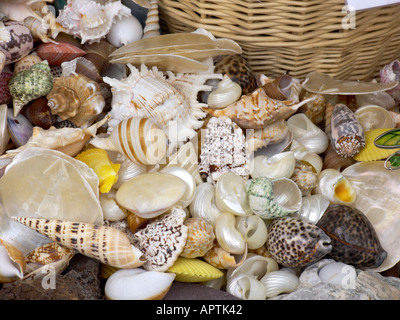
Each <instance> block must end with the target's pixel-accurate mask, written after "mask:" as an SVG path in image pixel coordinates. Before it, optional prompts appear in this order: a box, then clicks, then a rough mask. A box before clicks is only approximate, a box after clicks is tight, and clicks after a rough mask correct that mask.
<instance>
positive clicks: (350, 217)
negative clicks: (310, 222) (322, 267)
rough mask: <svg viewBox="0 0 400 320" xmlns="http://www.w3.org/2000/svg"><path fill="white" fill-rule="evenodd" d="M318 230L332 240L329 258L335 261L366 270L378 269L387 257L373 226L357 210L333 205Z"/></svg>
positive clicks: (318, 224)
mask: <svg viewBox="0 0 400 320" xmlns="http://www.w3.org/2000/svg"><path fill="white" fill-rule="evenodd" d="M317 226H318V227H320V228H321V229H322V230H324V232H325V233H326V234H327V235H328V236H329V237H330V238H331V240H332V247H333V248H332V251H331V252H330V254H329V256H330V257H332V259H335V260H336V261H341V262H344V263H346V264H351V265H353V266H355V267H357V268H359V269H366V268H377V267H379V266H380V265H381V264H382V262H383V261H384V260H385V259H386V257H387V252H386V251H385V250H384V249H383V248H382V246H381V244H380V241H379V238H378V236H377V234H376V231H375V229H374V227H373V226H372V224H371V222H370V221H369V220H368V218H367V217H366V216H365V215H364V214H363V213H362V212H361V211H360V210H358V209H356V208H352V207H350V206H346V205H341V204H334V205H330V206H329V207H328V209H327V210H326V211H325V213H324V215H323V216H322V217H321V219H320V220H319V221H318V223H317Z"/></svg>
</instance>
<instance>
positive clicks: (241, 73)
mask: <svg viewBox="0 0 400 320" xmlns="http://www.w3.org/2000/svg"><path fill="white" fill-rule="evenodd" d="M214 72H215V73H222V74H224V75H227V76H228V77H229V78H230V79H232V81H234V82H236V83H237V84H239V85H240V87H241V88H242V93H243V94H248V93H250V92H253V91H254V90H256V88H257V85H256V77H255V74H254V72H253V70H252V67H251V65H250V64H249V63H248V61H247V60H246V59H245V58H244V57H243V56H242V55H240V54H234V55H223V56H220V57H218V58H217V61H216V62H215V69H214Z"/></svg>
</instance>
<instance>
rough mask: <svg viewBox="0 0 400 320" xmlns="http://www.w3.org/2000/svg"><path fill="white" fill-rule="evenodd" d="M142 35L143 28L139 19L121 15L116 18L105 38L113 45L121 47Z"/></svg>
mask: <svg viewBox="0 0 400 320" xmlns="http://www.w3.org/2000/svg"><path fill="white" fill-rule="evenodd" d="M142 36H143V28H142V25H141V24H140V22H139V20H138V19H137V18H136V17H134V16H127V17H123V18H122V19H120V20H118V21H117V22H116V23H115V24H114V25H113V26H112V27H111V29H110V32H108V34H107V36H106V38H107V41H108V42H110V43H111V44H112V45H113V46H114V47H117V48H119V47H122V46H124V45H126V44H128V43H131V42H134V41H136V40H140V39H141V38H142Z"/></svg>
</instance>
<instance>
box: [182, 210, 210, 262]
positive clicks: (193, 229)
mask: <svg viewBox="0 0 400 320" xmlns="http://www.w3.org/2000/svg"><path fill="white" fill-rule="evenodd" d="M184 225H185V226H187V227H188V237H187V240H186V245H185V247H184V248H183V251H182V253H181V256H182V257H185V258H196V257H202V256H204V255H205V254H206V252H207V251H208V250H210V249H211V248H212V247H213V243H214V239H215V234H214V229H213V227H212V225H211V224H210V223H208V222H207V221H205V220H203V219H201V218H196V217H192V218H188V219H186V220H185V222H184Z"/></svg>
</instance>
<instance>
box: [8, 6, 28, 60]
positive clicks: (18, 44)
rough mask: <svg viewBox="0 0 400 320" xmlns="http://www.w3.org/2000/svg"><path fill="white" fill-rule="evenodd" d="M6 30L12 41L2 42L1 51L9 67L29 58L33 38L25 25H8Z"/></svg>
mask: <svg viewBox="0 0 400 320" xmlns="http://www.w3.org/2000/svg"><path fill="white" fill-rule="evenodd" d="M0 5H1V3H0ZM0 10H1V9H0ZM6 29H7V31H8V32H9V33H10V35H11V39H10V40H9V41H7V42H5V41H4V42H0V51H2V52H3V53H4V54H5V56H6V60H5V65H8V64H11V63H14V62H16V61H18V60H20V59H22V58H23V57H25V56H27V55H28V54H29V53H30V52H31V51H32V50H33V37H32V34H31V32H30V31H29V29H28V28H27V27H25V26H23V25H19V24H13V25H9V26H7V25H6Z"/></svg>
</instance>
